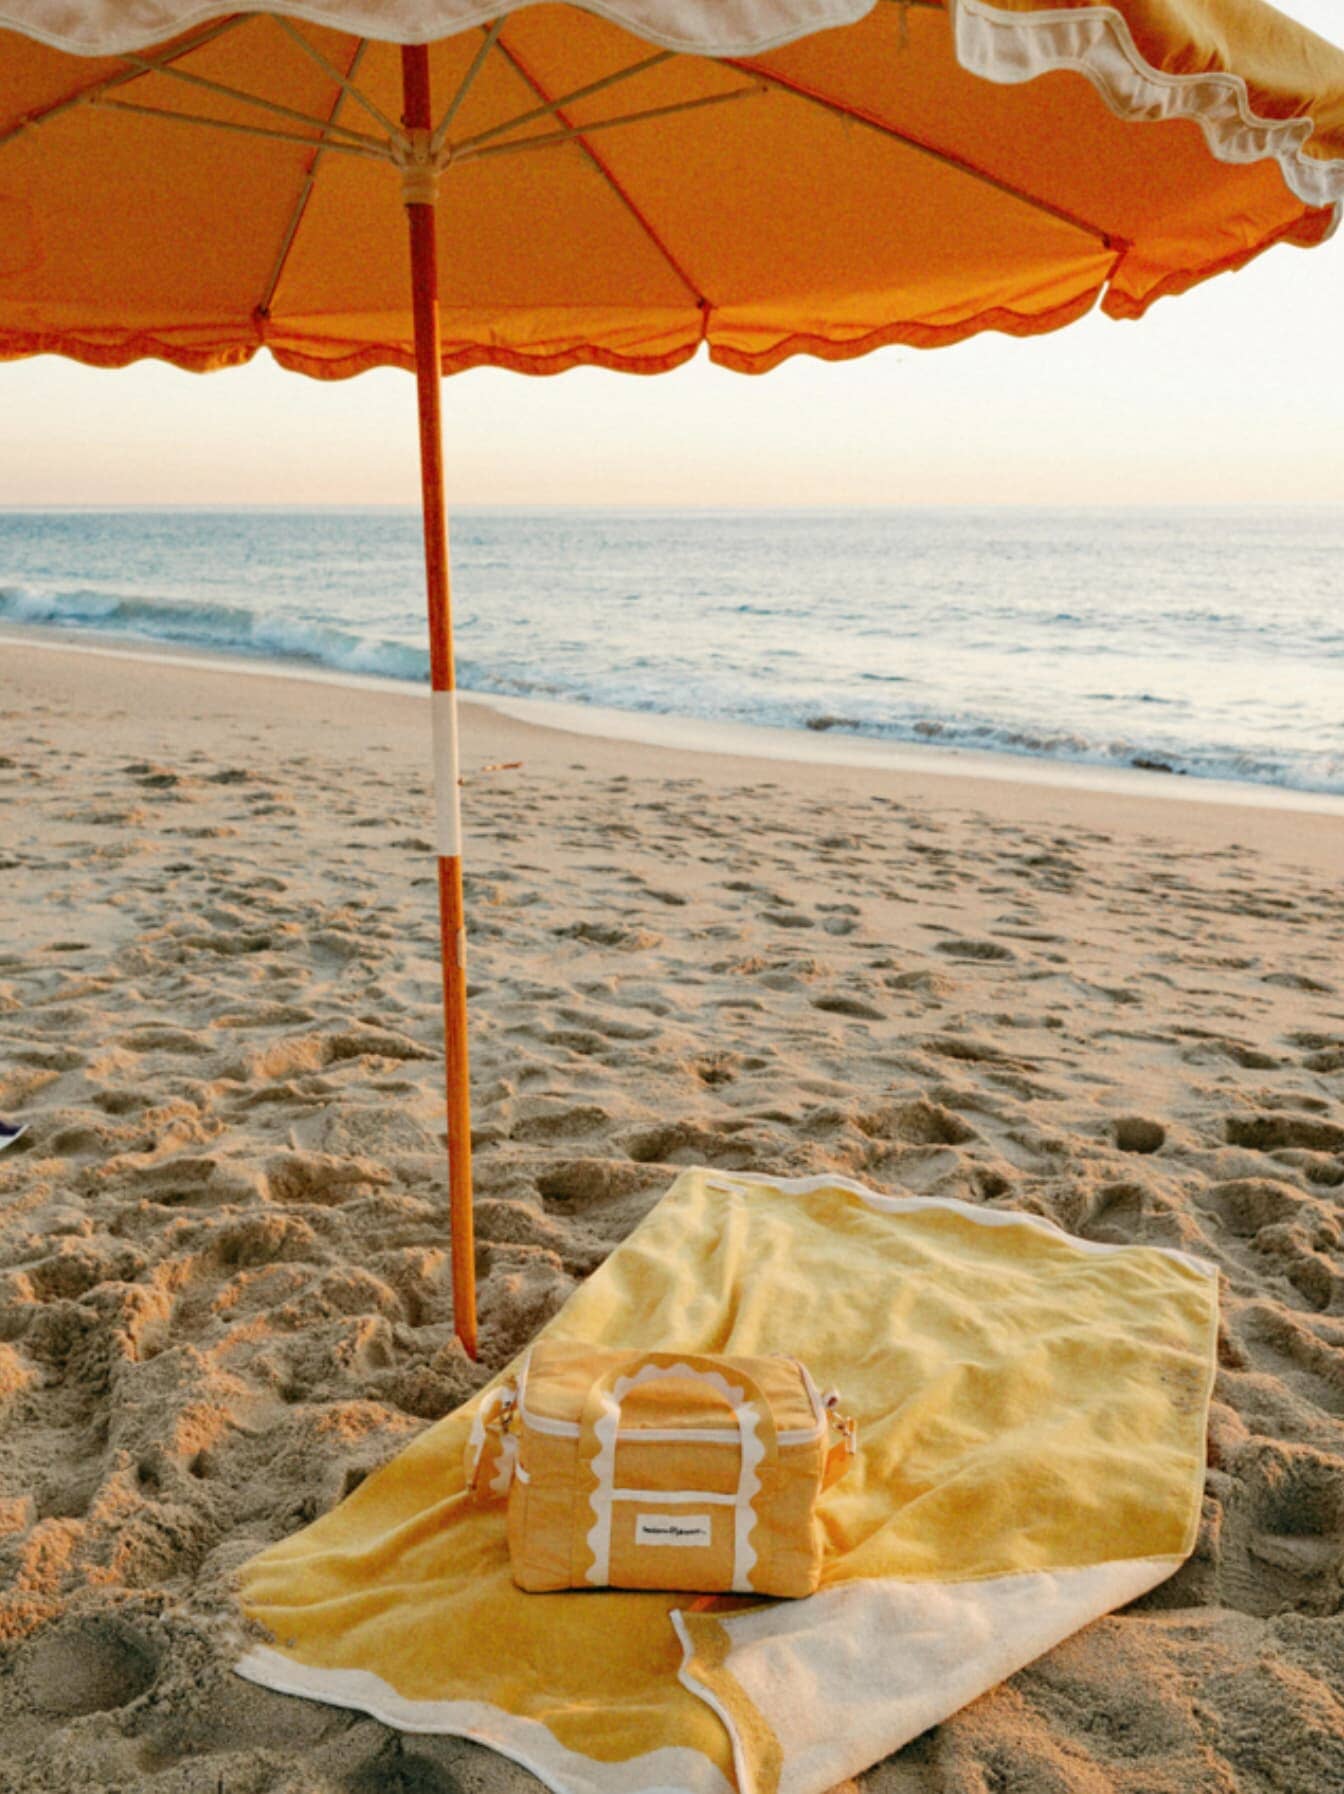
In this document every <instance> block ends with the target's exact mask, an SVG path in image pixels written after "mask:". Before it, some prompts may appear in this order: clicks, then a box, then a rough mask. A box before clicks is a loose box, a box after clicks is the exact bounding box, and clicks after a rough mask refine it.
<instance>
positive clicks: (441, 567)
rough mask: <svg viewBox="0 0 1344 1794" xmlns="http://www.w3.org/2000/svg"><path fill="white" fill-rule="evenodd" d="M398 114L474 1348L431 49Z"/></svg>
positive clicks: (462, 1272)
mask: <svg viewBox="0 0 1344 1794" xmlns="http://www.w3.org/2000/svg"><path fill="white" fill-rule="evenodd" d="M401 71H402V88H403V96H404V105H405V113H404V116H403V121H402V122H403V123H404V125H405V126H406V129H407V131H408V132H409V133H410V136H411V142H412V147H413V149H414V147H415V146H416V145H423V146H424V152H425V153H424V157H423V160H416V161H413V162H412V163H411V164H410V165H409V166H408V167H407V168H406V169H405V170H404V171H403V181H402V192H403V198H404V200H405V204H406V216H407V219H408V220H409V225H410V247H411V297H412V304H413V310H414V317H415V384H416V398H417V403H418V407H419V414H420V500H421V509H422V512H423V516H424V526H425V595H426V600H427V603H428V609H429V665H430V674H429V677H430V686H431V688H432V689H431V695H430V703H431V705H432V707H433V724H434V783H435V802H436V813H435V842H434V845H435V851H436V852H437V854H438V856H439V931H440V944H441V948H442V954H443V1020H444V1045H445V1072H446V1085H447V1115H448V1202H449V1216H450V1230H451V1243H452V1268H453V1317H454V1321H455V1323H456V1327H457V1336H458V1338H459V1339H460V1340H461V1341H462V1344H463V1346H464V1347H465V1348H466V1350H467V1353H468V1354H469V1356H470V1357H472V1358H475V1356H476V1245H475V1228H474V1225H473V1220H472V1199H471V1074H470V1063H469V1059H468V1053H467V930H466V917H465V913H464V910H463V904H462V819H461V803H460V796H459V782H458V781H459V770H458V767H459V762H458V748H457V691H456V683H457V679H456V674H455V672H454V669H453V615H452V599H451V594H450V589H449V577H448V526H447V519H446V515H445V510H444V493H443V420H442V415H441V409H440V394H439V381H440V363H441V356H440V345H439V276H438V244H437V240H436V237H435V189H436V185H437V176H436V174H435V172H434V169H433V163H432V157H431V152H430V144H429V139H430V135H431V132H432V124H433V121H432V113H431V108H430V92H429V52H428V51H427V50H426V48H425V47H424V45H422V44H408V45H405V46H403V48H402V52H401Z"/></svg>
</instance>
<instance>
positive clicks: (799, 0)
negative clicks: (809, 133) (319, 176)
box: [0, 0, 877, 56]
mask: <svg viewBox="0 0 1344 1794" xmlns="http://www.w3.org/2000/svg"><path fill="white" fill-rule="evenodd" d="M574 3H575V4H577V5H578V6H580V7H581V8H582V10H583V11H585V12H591V13H596V14H598V16H599V17H601V18H604V19H609V20H610V21H611V23H612V24H613V25H620V26H622V27H624V29H625V30H627V31H632V32H633V33H634V34H635V36H636V37H641V38H644V39H646V40H647V42H649V43H651V44H658V45H660V46H661V47H662V48H663V49H665V50H677V51H683V52H685V53H686V54H688V55H693V56H755V55H759V54H760V53H761V52H762V51H764V50H774V49H778V48H779V46H780V45H781V44H789V43H792V42H793V40H794V39H795V38H799V37H807V36H810V34H811V33H812V32H814V31H826V30H829V29H830V28H831V27H832V26H835V25H852V24H853V23H854V21H855V20H856V19H861V18H862V17H863V16H864V14H865V13H867V12H870V11H871V10H872V8H873V6H874V5H876V4H877V0H574ZM536 4H539V0H297V3H296V4H287V3H286V0H280V4H279V5H273V6H260V5H252V6H247V5H244V6H240V7H231V6H229V5H228V4H227V0H206V3H205V4H200V3H199V0H197V3H195V4H193V0H131V4H129V5H128V4H127V3H126V0H0V27H5V28H8V29H9V30H11V31H21V32H22V33H23V35H24V36H25V37H32V38H36V39H37V41H38V42H39V43H43V44H49V45H50V46H51V47H52V49H55V50H71V51H73V52H74V53H75V54H76V55H80V56H112V55H117V54H119V53H120V52H121V51H124V50H143V49H146V48H147V47H148V46H149V45H151V44H158V43H162V42H163V41H164V39H165V38H170V37H176V36H177V35H178V34H179V32H183V31H189V30H191V29H192V27H194V26H197V25H204V24H206V23H208V22H209V21H210V20H211V19H218V18H222V17H224V16H225V15H227V14H228V13H230V12H244V13H247V12H255V13H261V12H277V13H283V14H284V15H285V17H286V18H289V19H302V20H305V21H307V23H309V24H311V25H328V26H330V27H331V28H332V29H333V30H336V31H349V32H353V33H354V34H355V36H357V37H371V38H376V39H379V40H382V41H384V42H388V43H401V44H424V43H430V42H432V40H433V39H435V38H440V37H451V36H452V35H453V34H454V33H456V32H459V31H467V30H469V29H470V28H471V27H472V26H479V25H486V24H489V23H491V22H492V21H493V20H495V19H498V18H501V17H503V16H505V15H506V14H508V13H511V12H519V11H521V9H522V8H523V7H524V6H533V5H536Z"/></svg>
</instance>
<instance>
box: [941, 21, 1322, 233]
mask: <svg viewBox="0 0 1344 1794" xmlns="http://www.w3.org/2000/svg"><path fill="white" fill-rule="evenodd" d="M948 3H949V5H950V6H951V8H952V14H953V21H954V28H955V32H956V46H957V60H958V62H960V64H961V66H962V67H963V68H964V69H967V70H968V71H969V72H970V73H971V74H974V75H983V76H984V77H985V79H986V80H987V81H997V82H1000V83H1002V84H1004V85H1014V84H1016V83H1019V82H1023V81H1034V80H1035V78H1036V77H1037V75H1044V74H1048V73H1049V72H1050V70H1051V69H1073V70H1074V71H1075V72H1076V73H1077V74H1080V75H1085V76H1086V77H1087V79H1088V80H1089V81H1090V82H1091V83H1092V85H1093V86H1094V87H1095V88H1096V89H1097V92H1098V93H1099V94H1100V95H1101V97H1102V98H1103V99H1104V100H1105V102H1106V104H1107V105H1108V106H1109V107H1110V109H1111V111H1112V112H1114V113H1115V115H1116V117H1117V118H1124V119H1140V120H1147V121H1160V120H1164V119H1172V118H1185V119H1193V121H1194V122H1195V123H1196V124H1197V125H1198V126H1199V127H1200V129H1201V130H1202V131H1203V133H1204V138H1205V141H1206V142H1207V144H1208V146H1209V149H1210V150H1211V152H1212V153H1213V155H1214V156H1215V157H1216V158H1217V159H1218V161H1220V162H1262V161H1264V160H1266V159H1267V158H1269V157H1272V158H1273V159H1274V161H1276V162H1277V163H1278V165H1279V167H1280V168H1281V169H1282V170H1283V178H1284V180H1285V181H1286V182H1287V183H1288V186H1289V188H1290V189H1291V190H1292V192H1293V193H1295V194H1296V195H1297V197H1298V198H1299V199H1300V200H1303V201H1304V202H1305V203H1306V204H1307V205H1309V206H1338V205H1340V204H1341V203H1344V159H1341V160H1334V161H1325V160H1322V159H1321V158H1320V157H1319V156H1308V155H1305V154H1304V153H1303V145H1304V144H1305V143H1306V142H1307V140H1308V138H1309V137H1310V136H1311V134H1312V123H1311V120H1310V119H1309V118H1282V119H1280V118H1261V117H1260V116H1259V115H1258V114H1257V113H1255V112H1253V111H1252V110H1251V103H1250V96H1249V94H1248V92H1247V89H1246V83H1245V81H1244V80H1243V78H1242V77H1241V76H1240V75H1233V74H1227V73H1224V72H1223V71H1221V70H1219V71H1216V72H1214V73H1210V74H1198V75H1171V74H1167V73H1166V72H1165V71H1164V70H1162V69H1156V68H1154V67H1153V65H1152V64H1151V63H1150V62H1148V61H1147V60H1146V59H1145V58H1144V57H1143V56H1142V55H1141V54H1140V52H1139V48H1138V45H1137V44H1136V43H1135V42H1134V39H1133V37H1132V36H1131V34H1130V29H1129V25H1128V24H1127V23H1126V21H1125V19H1124V17H1123V15H1122V14H1121V13H1119V12H1117V11H1116V10H1115V8H1114V7H1111V6H1082V7H1077V8H1074V9H1071V10H1070V11H1068V12H1044V13H1020V12H1004V11H1002V10H1001V9H1000V8H999V7H997V6H991V5H989V4H987V0H948Z"/></svg>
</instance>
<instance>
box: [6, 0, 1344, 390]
mask: <svg viewBox="0 0 1344 1794" xmlns="http://www.w3.org/2000/svg"><path fill="white" fill-rule="evenodd" d="M211 10H212V8H211V7H210V6H209V5H208V4H207V5H205V6H201V5H199V4H196V3H195V0H142V3H140V4H137V5H135V6H128V5H124V4H117V3H116V0H103V3H102V4H80V3H79V0H0V27H4V26H6V25H8V26H9V27H11V29H12V30H14V31H17V32H22V33H25V34H27V36H26V38H24V37H16V36H13V35H7V34H5V33H4V32H3V31H2V30H0V357H5V356H16V355H27V354H33V353H38V352H42V351H48V350H55V351H57V352H59V353H61V354H65V355H71V356H75V357H77V358H79V359H81V360H84V361H89V362H94V363H97V364H99V365H118V364H121V363H124V362H126V361H130V360H132V359H134V358H136V357H139V356H145V355H154V356H160V357H162V358H164V359H166V360H168V361H171V362H174V363H175V364H176V365H178V366H180V367H185V368H191V369H196V370H205V369H209V368H216V367H222V366H226V365H230V364H234V363H237V362H241V361H245V360H246V359H247V358H248V357H249V356H251V355H253V354H255V353H256V351H257V350H258V349H259V348H261V347H263V346H265V347H267V348H269V349H270V350H271V352H272V353H273V354H274V355H275V357H276V359H277V360H279V361H280V362H281V363H282V364H283V365H284V366H286V367H289V368H294V369H296V370H298V371H300V372H302V373H306V374H314V375H318V376H320V377H324V378H336V377H341V376H344V375H348V374H354V373H358V372H360V371H361V370H363V369H365V368H368V367H372V366H375V365H378V364H384V363H395V364H400V365H403V366H410V365H411V364H412V362H413V359H414V343H413V334H412V328H411V316H410V308H409V305H408V295H407V287H406V275H405V250H404V248H403V241H404V236H403V233H404V225H403V221H402V219H401V216H400V211H399V207H398V205H397V203H396V202H397V187H396V181H395V179H394V178H393V177H394V174H395V170H396V168H397V165H399V164H400V165H402V166H405V165H407V164H409V163H411V162H413V161H414V159H415V156H416V154H417V153H418V152H417V146H413V145H412V144H411V143H410V141H409V139H408V137H407V134H406V133H405V131H404V130H403V129H402V126H401V123H400V120H401V114H402V110H403V96H402V71H401V60H400V56H399V53H398V50H397V48H396V46H395V44H394V43H391V42H387V41H376V40H379V39H399V40H402V41H424V40H428V39H433V38H438V40H439V41H437V42H435V43H433V45H432V48H431V50H430V55H429V79H430V86H431V90H432V94H433V96H434V102H435V106H436V111H435V115H434V134H433V142H432V144H431V145H430V146H428V155H429V156H430V158H431V159H432V161H433V162H434V163H435V164H437V165H439V166H441V167H442V168H443V171H444V178H443V180H442V183H441V192H440V200H441V204H440V208H439V223H438V232H437V235H438V248H439V261H440V270H441V274H440V289H439V297H440V303H441V309H442V331H443V344H442V364H443V368H444V371H445V372H453V371H456V370H457V369H460V368H466V367H472V366H476V365H479V364H481V363H490V364H494V365H499V366H506V367H512V368H516V369H521V370H524V371H527V372H534V373H552V372H556V371H558V370H560V369H563V368H568V367H572V366H574V365H576V364H578V363H596V364H598V365H601V366H604V367H613V368H621V369H626V370H628V371H630V372H634V373H654V372H661V371H663V370H665V369H668V368H671V367H675V366H676V365H677V364H678V363H680V362H682V361H685V360H686V359H687V358H688V357H689V356H691V355H692V354H694V353H695V351H696V349H697V348H698V347H699V346H700V345H701V343H706V344H707V345H708V348H709V353H710V355H711V356H712V357H713V359H715V360H716V361H719V362H721V363H722V364H723V365H725V366H727V367H731V368H735V369H738V370H740V371H742V372H747V373H759V372H762V371H764V370H765V369H767V368H770V367H772V366H774V365H775V364H776V363H777V362H778V361H780V360H781V359H782V358H783V357H784V356H786V355H790V354H793V353H797V352H798V351H800V350H805V351H808V352H810V353H813V354H817V355H825V356H833V357H839V356H848V355H856V354H861V353H863V352H865V351H866V350H869V349H872V348H875V347H877V346H878V345H880V344H883V343H890V342H902V343H909V344H914V345H916V346H919V347H929V346H933V345H937V344H942V343H948V342H955V341H957V340H959V339H960V338H963V337H966V336H970V335H972V334H973V333H975V332H976V331H980V330H985V329H995V330H1003V331H1009V332H1012V333H1013V334H1015V335H1028V334H1033V333H1036V332H1038V331H1044V330H1051V329H1054V328H1056V327H1057V326H1059V325H1061V324H1065V323H1068V322H1069V321H1071V320H1072V319H1074V318H1077V317H1078V316H1080V315H1081V314H1082V313H1084V312H1086V311H1087V310H1089V309H1090V308H1091V306H1092V305H1093V304H1094V303H1095V302H1096V300H1097V298H1098V296H1099V295H1100V296H1101V302H1102V306H1103V309H1104V310H1105V311H1107V312H1108V313H1110V314H1111V315H1112V316H1114V317H1122V318H1132V317H1137V316H1139V315H1140V314H1141V313H1142V312H1143V311H1144V310H1145V309H1146V308H1147V307H1148V306H1149V305H1150V304H1151V303H1152V302H1153V300H1154V299H1155V298H1157V297H1158V296H1159V295H1162V294H1165V293H1171V292H1178V291H1181V290H1183V289H1184V288H1186V287H1189V286H1191V285H1192V284H1193V283H1194V282H1196V281H1199V280H1202V279H1205V278H1206V277H1207V276H1209V275H1211V274H1215V273H1217V272H1219V271H1221V270H1223V269H1227V268H1233V267H1238V266H1240V265H1241V264H1242V263H1244V262H1246V261H1247V260H1249V259H1250V258H1251V257H1252V256H1254V255H1256V254H1257V253H1259V252H1260V251H1261V250H1263V249H1265V248H1266V247H1268V246H1269V245H1270V244H1273V243H1276V242H1281V241H1288V242H1293V243H1298V244H1311V243H1316V242H1319V241H1320V240H1321V239H1322V238H1323V237H1324V236H1325V235H1326V233H1327V232H1328V230H1329V229H1330V226H1331V221H1332V215H1333V214H1332V209H1331V208H1332V207H1333V206H1334V205H1335V204H1337V203H1338V202H1339V201H1340V200H1341V199H1344V53H1341V52H1340V51H1338V50H1335V49H1333V48H1331V47H1330V46H1329V45H1327V44H1325V43H1323V42H1321V41H1320V40H1319V39H1316V38H1314V37H1313V36H1312V35H1311V34H1310V33H1309V32H1307V31H1306V30H1304V29H1302V28H1301V27H1298V26H1296V25H1293V24H1291V23H1290V22H1289V21H1287V20H1285V19H1283V18H1282V17H1281V16H1279V15H1278V14H1276V13H1274V12H1273V11H1271V10H1270V8H1269V7H1267V6H1265V5H1263V4H1261V3H1260V0H1125V4H1123V5H1121V6H1119V7H1116V6H1104V7H1103V6H1098V7H1087V8H1082V9H1079V8H1077V7H1070V6H1066V5H1063V4H1061V0H1007V3H1006V4H997V5H993V6H990V5H987V4H985V3H984V0H956V3H955V4H950V5H949V6H948V7H946V8H944V7H943V6H942V5H941V4H928V3H926V0H917V3H913V4H909V5H903V4H896V3H894V0H876V4H874V3H873V0H734V3H732V4H713V5H711V4H706V3H704V0H607V3H606V4H599V5H595V6H593V7H591V8H590V9H585V10H579V9H578V8H575V7H571V6H555V5H529V4H519V3H518V0H513V3H512V4H509V3H507V0H495V4H490V5H484V4H481V3H480V0H383V3H381V4H375V0H327V4H324V5H316V6H303V5H296V6H293V7H283V8H281V11H283V12H289V13H291V14H292V15H293V17H292V18H290V19H285V18H280V17H272V16H268V15H265V14H261V15H257V14H236V15H233V16H230V17H224V18H217V19H215V20H214V21H213V22H208V23H204V24H202V23H201V22H200V21H201V20H202V18H203V17H206V18H208V15H209V14H210V12H211ZM300 16H302V18H303V20H304V21H305V22H304V23H302V24H300V23H297V22H296V21H297V20H298V19H299V17H300ZM501 17H502V21H503V22H502V26H500V25H496V26H491V25H490V24H488V23H485V22H484V21H487V20H490V19H492V18H493V19H500V18H501ZM847 19H848V20H853V21H854V22H853V23H850V24H848V25H847V26H846V27H845V28H843V29H833V30H829V31H823V32H821V33H820V34H818V35H812V36H807V37H803V38H801V39H800V38H799V37H798V34H799V33H800V32H814V31H815V30H816V27H817V26H819V25H825V24H833V23H836V22H838V21H843V20H847ZM307 21H320V24H319V23H308V22H307ZM336 27H339V29H337V28H336ZM468 27H471V28H470V29H468ZM174 32H178V33H180V35H178V36H176V37H173V35H172V34H173V33H174ZM781 40H785V41H781ZM487 43H488V44H489V46H490V47H489V49H488V51H486V53H485V54H484V56H483V57H482V51H483V50H484V49H485V46H486V45H487ZM72 51H77V52H79V55H78V56H76V55H72V54H70V52H72ZM1041 75H1044V76H1046V77H1047V78H1045V79H1042V80H1034V79H1031V77H1035V76H1041ZM981 76H988V77H989V80H983V79H980V78H979V77H981ZM468 77H470V79H468ZM346 82H350V83H351V84H352V88H353V89H354V90H355V91H352V88H351V87H346V86H344V85H343V83H346ZM357 94H359V95H362V96H364V97H363V98H359V97H357ZM241 96H251V97H241ZM260 102H264V104H262V103H260ZM202 118H210V119H213V120H215V121H217V122H216V124H215V127H214V128H213V129H206V128H201V127H197V128H195V129H193V128H190V126H189V124H188V123H187V122H186V121H188V120H190V119H202ZM1136 118H1137V119H1143V120H1146V121H1149V128H1147V129H1144V130H1137V131H1136V130H1133V129H1131V128H1129V126H1128V124H1127V122H1126V121H1128V120H1132V119H1136ZM622 119H628V120H630V121H631V122H628V123H624V124H621V123H619V122H618V121H620V120H622ZM254 132H265V133H269V134H267V135H251V134H250V133H254ZM319 140H321V141H320V143H319ZM421 147H423V146H421ZM319 149H320V153H319Z"/></svg>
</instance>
